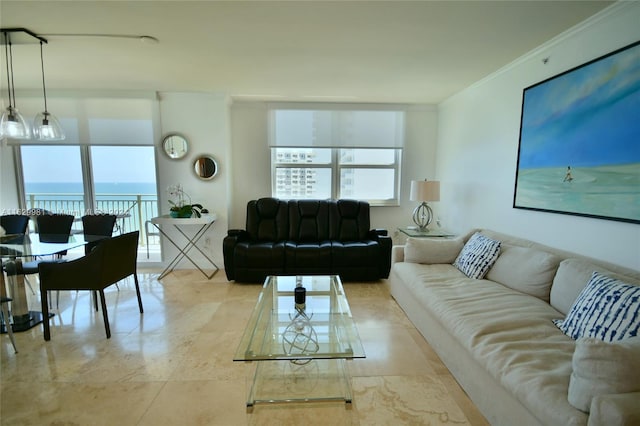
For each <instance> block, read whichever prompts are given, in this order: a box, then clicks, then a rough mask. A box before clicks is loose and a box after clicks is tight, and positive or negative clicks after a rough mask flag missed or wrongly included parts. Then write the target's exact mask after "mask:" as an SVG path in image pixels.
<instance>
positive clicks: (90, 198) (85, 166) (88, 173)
mask: <svg viewBox="0 0 640 426" xmlns="http://www.w3.org/2000/svg"><path fill="white" fill-rule="evenodd" d="M80 162H81V164H82V187H83V189H84V208H85V212H83V214H84V213H86V212H95V210H96V206H95V199H96V197H95V191H94V185H93V172H92V168H91V151H90V147H89V145H80Z"/></svg>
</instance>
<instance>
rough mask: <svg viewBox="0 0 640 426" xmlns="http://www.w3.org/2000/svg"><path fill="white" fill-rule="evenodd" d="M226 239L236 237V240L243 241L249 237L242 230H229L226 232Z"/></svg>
mask: <svg viewBox="0 0 640 426" xmlns="http://www.w3.org/2000/svg"><path fill="white" fill-rule="evenodd" d="M227 236H228V237H236V238H238V239H245V238H247V237H248V236H249V233H248V232H247V231H245V230H244V229H229V230H228V231H227Z"/></svg>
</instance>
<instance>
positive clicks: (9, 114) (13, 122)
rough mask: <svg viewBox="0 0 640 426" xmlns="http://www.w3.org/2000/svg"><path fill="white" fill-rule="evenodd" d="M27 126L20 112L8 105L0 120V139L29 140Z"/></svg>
mask: <svg viewBox="0 0 640 426" xmlns="http://www.w3.org/2000/svg"><path fill="white" fill-rule="evenodd" d="M30 136H31V134H30V132H29V126H28V125H27V122H26V121H25V119H24V117H23V116H22V114H20V112H19V111H18V110H17V109H16V108H14V107H12V106H11V105H9V107H7V109H6V110H5V111H4V113H3V114H2V119H0V137H3V138H12V139H29V137H30Z"/></svg>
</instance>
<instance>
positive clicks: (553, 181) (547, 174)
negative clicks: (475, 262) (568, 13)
mask: <svg viewBox="0 0 640 426" xmlns="http://www.w3.org/2000/svg"><path fill="white" fill-rule="evenodd" d="M638 111H640V40H639V41H636V42H634V43H631V44H629V45H627V46H624V47H622V48H620V49H617V50H614V51H612V52H610V53H607V54H605V55H603V56H600V57H598V58H595V59H593V60H591V61H589V62H586V63H584V64H582V65H579V66H577V67H574V68H572V69H569V70H567V71H564V72H562V73H560V74H557V75H555V76H553V77H550V78H548V79H546V80H543V81H540V82H538V83H536V84H533V85H531V86H529V87H526V88H524V89H523V91H522V110H521V116H520V135H519V143H518V156H517V161H516V176H515V185H514V193H513V208H516V209H524V210H534V211H541V212H549V213H558V214H567V215H575V216H584V217H590V218H597V219H606V220H613V221H620V222H629V223H640V120H638V119H637V116H638ZM634 114H635V115H634Z"/></svg>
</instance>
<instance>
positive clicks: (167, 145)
mask: <svg viewBox="0 0 640 426" xmlns="http://www.w3.org/2000/svg"><path fill="white" fill-rule="evenodd" d="M162 150H163V151H164V153H165V154H167V157H169V158H171V159H172V160H178V159H180V158H182V157H184V156H185V155H187V151H189V143H188V142H187V138H185V137H184V136H182V135H178V134H176V133H173V134H170V135H167V136H165V138H164V139H163V140H162Z"/></svg>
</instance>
